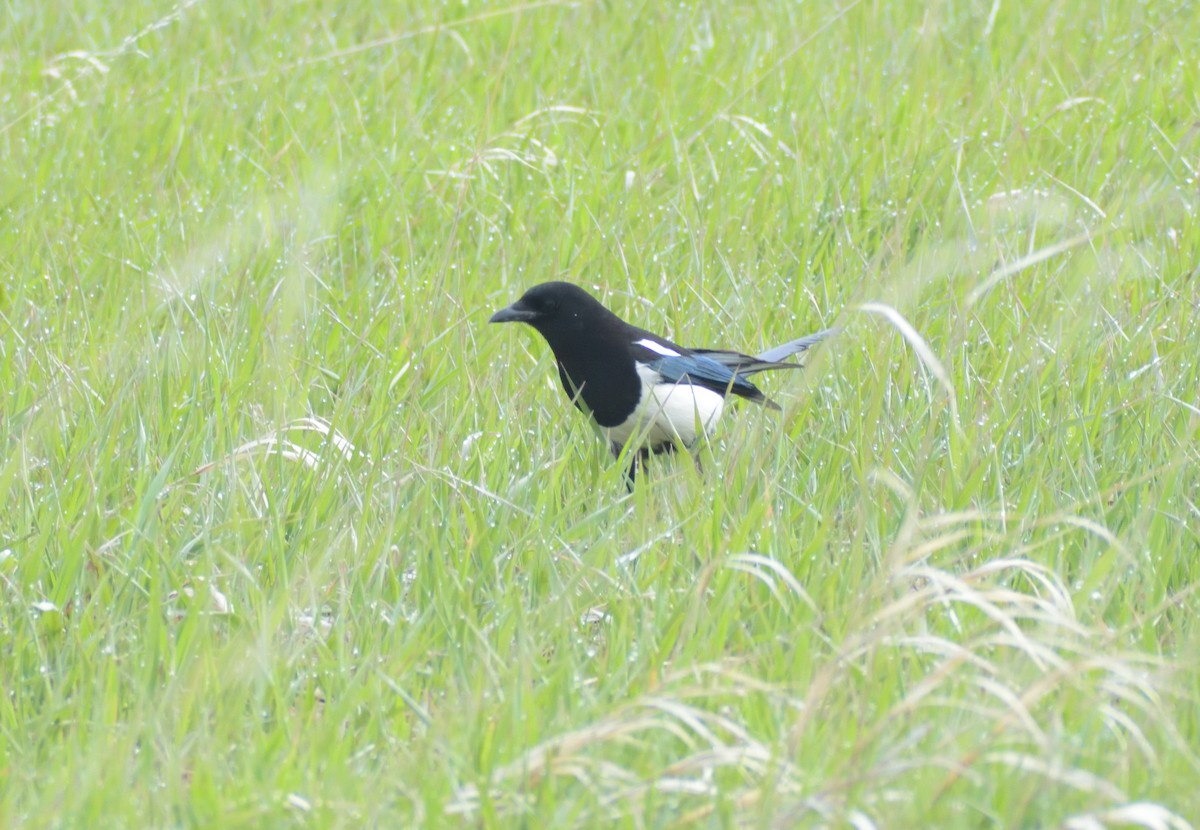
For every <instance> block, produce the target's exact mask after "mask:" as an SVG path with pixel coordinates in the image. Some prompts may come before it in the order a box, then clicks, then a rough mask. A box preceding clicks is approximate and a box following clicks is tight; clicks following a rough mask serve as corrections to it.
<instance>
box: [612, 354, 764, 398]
mask: <svg viewBox="0 0 1200 830" xmlns="http://www.w3.org/2000/svg"><path fill="white" fill-rule="evenodd" d="M646 343H647V340H646V339H645V338H643V339H641V340H639V341H637V342H635V343H633V344H632V345H631V346H630V351H631V353H632V355H633V358H634V360H636V361H637V362H638V363H641V364H642V365H644V366H647V367H649V368H650V369H652V370H654V371H655V372H657V373H658V376H659V383H692V384H695V385H696V386H702V387H704V388H705V389H711V390H712V391H714V392H717V393H718V394H721V395H729V394H733V395H737V396H738V397H742V398H746V399H747V400H751V401H758V402H760V403H765V404H767V405H768V406H770V405H772V404H771V402H770V401H768V400H767V399H766V397H765V396H764V395H763V393H762V392H761V391H759V388H758V387H757V386H755V385H754V384H753V383H751V382H750V381H748V380H746V379H745V378H744V377H742V375H741V374H740V373H739V372H738V370H736V369H734V368H733V367H731V366H730V365H728V364H726V363H724V362H722V361H720V360H714V359H713V357H712V356H711V355H709V354H702V353H700V352H694V351H692V350H690V349H685V348H683V347H681V346H676V345H675V344H674V343H668V342H667V341H660V340H659V339H658V338H655V339H654V341H653V343H652V344H651V345H649V346H647V345H646Z"/></svg>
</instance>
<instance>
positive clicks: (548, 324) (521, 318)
mask: <svg viewBox="0 0 1200 830" xmlns="http://www.w3.org/2000/svg"><path fill="white" fill-rule="evenodd" d="M608 315H609V312H608V310H607V309H605V308H604V306H602V305H600V302H599V301H598V300H596V298H595V297H593V296H592V295H591V294H589V293H587V292H586V291H584V290H583V289H582V288H580V287H579V286H578V285H572V284H571V283H569V282H544V283H542V284H541V285H535V286H534V287H533V288H531V289H529V290H528V291H526V292H525V293H524V294H523V295H522V296H521V299H519V300H517V301H516V302H515V303H513V304H512V305H510V306H506V307H505V308H502V309H500V310H499V311H497V312H496V313H495V314H493V315H492V317H491V319H490V320H488V322H489V323H528V324H529V325H531V326H533V327H534V328H535V329H537V330H538V331H539V332H541V333H542V335H543V336H545V337H546V338H547V339H550V338H551V337H552V335H553V333H555V332H558V331H564V330H566V329H571V328H583V327H585V326H586V325H587V324H588V322H590V321H593V320H599V319H602V318H604V317H606V316H608Z"/></svg>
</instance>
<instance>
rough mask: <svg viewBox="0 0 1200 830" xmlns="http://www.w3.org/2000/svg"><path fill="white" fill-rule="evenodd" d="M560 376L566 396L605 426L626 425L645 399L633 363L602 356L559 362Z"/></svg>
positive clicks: (575, 358) (587, 356) (582, 356)
mask: <svg viewBox="0 0 1200 830" xmlns="http://www.w3.org/2000/svg"><path fill="white" fill-rule="evenodd" d="M558 377H559V380H561V381H562V385H563V390H564V391H565V392H566V393H567V397H569V398H570V399H571V402H572V403H574V404H575V405H576V406H577V407H579V408H580V409H581V410H583V411H584V412H589V413H591V415H592V417H593V418H595V420H596V423H598V424H599V425H600V426H602V427H615V426H617V425H619V424H622V423H624V422H625V420H626V419H627V418H629V416H630V415H632V414H633V412H634V410H635V409H637V405H638V401H640V400H641V398H642V381H641V378H639V377H638V373H637V368H636V366H635V364H634V362H633V361H632V360H628V359H627V360H623V361H616V360H609V361H605V360H604V359H603V356H602V355H598V354H596V355H576V356H574V359H572V360H570V361H569V362H568V361H567V360H563V359H561V358H560V359H559V361H558Z"/></svg>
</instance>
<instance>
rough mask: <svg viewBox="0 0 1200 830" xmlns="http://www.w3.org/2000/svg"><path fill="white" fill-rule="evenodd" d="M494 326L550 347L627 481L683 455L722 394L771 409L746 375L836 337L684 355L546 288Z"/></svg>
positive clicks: (566, 385) (591, 301) (563, 286)
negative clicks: (647, 464) (662, 456)
mask: <svg viewBox="0 0 1200 830" xmlns="http://www.w3.org/2000/svg"><path fill="white" fill-rule="evenodd" d="M489 322H492V323H514V322H519V323H528V324H529V325H531V326H533V327H534V328H535V329H537V331H538V333H539V334H541V335H542V337H544V338H545V340H546V342H547V343H549V344H550V350H551V351H553V352H554V359H555V360H556V361H557V362H558V376H559V379H560V380H561V381H562V385H563V389H564V390H565V391H566V393H567V397H569V398H570V399H571V402H572V403H574V404H575V406H576V407H578V408H579V409H580V410H581V411H582V412H584V413H585V414H587V415H589V416H590V417H591V418H592V420H593V421H594V422H595V424H596V425H597V426H598V427H599V429H600V433H601V434H602V435H603V436H604V439H605V440H606V441H608V444H609V446H610V447H611V448H612V452H613V455H614V456H620V454H621V453H622V451H624V450H625V447H626V445H629V444H632V446H631V447H630V451H631V452H632V453H633V455H632V459H631V462H630V468H629V478H628V481H629V483H630V485H632V482H633V479H634V476H635V475H636V473H637V468H638V465H639V464H640V463H641V462H642V461H644V460H645V459H646V458H647V457H649V456H650V454H652V453H653V454H658V453H662V452H670V451H671V450H674V449H675V448H676V447H677V446H680V445H682V446H684V447H688V448H691V447H692V446H694V445H695V443H696V442H697V440H698V439H699V438H701V437H704V436H707V435H708V434H709V432H710V431H711V430H712V428H713V426H714V425H715V424H716V422H717V420H718V419H719V418H720V417H721V412H722V411H723V410H724V408H725V399H726V398H727V397H728V396H730V395H736V396H737V397H739V398H745V399H746V400H749V401H754V402H756V403H760V404H763V405H765V406H767V407H770V408H771V409H779V406H778V404H776V403H775V402H774V401H772V400H770V399H769V398H767V397H766V396H765V395H763V393H762V392H761V391H759V389H758V387H757V386H755V385H754V384H753V383H751V382H750V381H749V380H747V375H752V374H754V373H755V372H763V371H767V370H769V369H798V368H800V364H799V363H784V362H781V361H783V360H784V358H787V357H789V356H791V355H794V354H797V353H799V352H803V351H805V350H806V349H808V348H809V347H810V346H812V345H813V344H814V343H817V342H818V341H820V340H823V339H824V338H826V337H828V336H829V335H830V334H832V333H834V331H836V329H827V330H825V331H820V332H817V333H816V334H810V335H809V336H808V337H801V338H800V339H799V340H793V341H791V342H790V343H784V344H783V345H782V346H778V347H777V348H774V349H769V350H767V351H765V352H763V353H762V354H759V355H757V356H751V355H748V354H742V353H741V352H734V351H727V350H724V349H685V348H684V347H683V346H679V345H677V344H675V343H672V342H671V341H670V340H667V339H666V338H664V337H659V336H658V335H656V334H651V333H650V332H648V331H646V330H645V329H641V328H638V327H637V326H634V325H631V324H629V323H626V322H625V321H624V320H622V319H621V318H620V317H618V316H617V315H615V314H613V313H612V312H611V311H609V310H608V309H607V308H605V307H604V306H603V305H601V303H600V301H599V300H597V299H596V298H595V297H593V296H592V295H591V294H588V293H587V292H586V291H584V290H583V289H582V288H580V287H579V286H577V285H573V284H571V283H568V282H546V283H542V284H541V285H535V286H534V287H533V288H530V289H529V290H528V291H526V292H525V294H524V295H523V296H522V297H521V299H519V300H517V301H516V302H515V303H513V304H512V305H510V306H508V307H506V308H502V309H500V310H499V311H497V312H496V313H495V314H493V315H492V318H491V320H489Z"/></svg>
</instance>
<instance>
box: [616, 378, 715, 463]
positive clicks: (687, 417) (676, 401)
mask: <svg viewBox="0 0 1200 830" xmlns="http://www.w3.org/2000/svg"><path fill="white" fill-rule="evenodd" d="M638 375H640V376H641V378H642V397H641V400H640V401H638V405H637V409H636V410H635V411H634V413H633V415H632V416H631V417H630V418H629V419H628V420H627V421H625V423H623V424H621V425H619V426H615V427H605V428H604V429H603V432H604V437H605V438H607V439H608V440H609V441H610V442H611V443H614V444H618V445H620V446H624V445H625V444H626V443H628V441H629V440H630V438H633V439H634V440H637V441H638V443H639V444H643V445H650V446H654V445H657V444H662V443H668V442H670V443H680V444H685V445H689V446H690V445H691V444H693V443H695V441H696V439H697V438H698V437H700V436H702V435H707V434H708V432H709V430H711V429H712V427H713V426H714V425H715V424H716V423H717V421H718V420H719V419H720V417H721V412H722V411H723V410H724V409H725V396H724V395H720V394H718V393H717V392H714V391H712V390H711V389H706V388H704V387H703V386H695V385H692V384H686V383H682V384H670V383H658V382H657V381H658V373H657V372H654V371H653V370H652V369H649V368H646V367H643V366H639V367H638Z"/></svg>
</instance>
